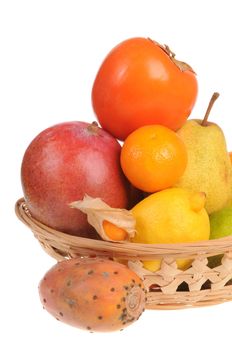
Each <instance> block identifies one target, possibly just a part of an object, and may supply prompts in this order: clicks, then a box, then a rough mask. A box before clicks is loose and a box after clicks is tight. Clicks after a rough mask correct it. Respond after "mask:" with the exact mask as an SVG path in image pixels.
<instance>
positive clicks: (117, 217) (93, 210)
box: [70, 194, 135, 242]
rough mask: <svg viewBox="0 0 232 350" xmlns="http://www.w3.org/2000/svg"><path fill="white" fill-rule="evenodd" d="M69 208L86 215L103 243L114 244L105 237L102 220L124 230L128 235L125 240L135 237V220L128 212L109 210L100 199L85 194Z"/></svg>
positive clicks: (116, 209)
mask: <svg viewBox="0 0 232 350" xmlns="http://www.w3.org/2000/svg"><path fill="white" fill-rule="evenodd" d="M70 207H71V208H76V209H79V210H81V211H82V212H83V213H85V214H87V220H88V222H89V224H90V225H92V226H93V227H94V228H95V230H96V231H97V233H98V234H99V235H100V236H101V238H102V239H104V240H105V241H112V242H116V241H114V240H112V239H110V238H109V237H108V236H107V235H106V233H105V231H104V228H103V225H102V223H103V221H104V220H106V221H109V222H111V223H112V224H114V225H115V226H117V227H120V228H122V229H124V230H125V231H126V232H127V233H128V237H127V240H129V238H132V237H134V235H135V219H134V217H133V215H132V213H131V212H130V211H129V210H126V209H119V208H111V207H110V206H109V205H108V204H106V203H105V202H104V201H102V200H101V199H100V198H92V197H90V196H88V195H87V194H86V195H85V196H84V198H83V200H79V201H76V202H73V203H71V204H70Z"/></svg>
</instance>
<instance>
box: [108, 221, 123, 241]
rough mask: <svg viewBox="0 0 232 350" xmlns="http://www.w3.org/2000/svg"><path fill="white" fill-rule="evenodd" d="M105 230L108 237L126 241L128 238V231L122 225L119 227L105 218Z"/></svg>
mask: <svg viewBox="0 0 232 350" xmlns="http://www.w3.org/2000/svg"><path fill="white" fill-rule="evenodd" d="M102 226H103V230H104V231H105V233H106V235H107V237H108V238H109V239H110V240H113V241H124V240H125V239H126V238H127V232H126V230H124V229H123V228H121V227H118V226H116V225H114V224H112V222H110V221H107V220H104V221H103V222H102Z"/></svg>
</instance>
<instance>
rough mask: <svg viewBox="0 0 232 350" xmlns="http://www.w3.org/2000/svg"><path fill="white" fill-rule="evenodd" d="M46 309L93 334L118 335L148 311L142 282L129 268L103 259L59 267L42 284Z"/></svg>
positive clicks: (50, 271) (41, 296)
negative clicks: (145, 309) (111, 332)
mask: <svg viewBox="0 0 232 350" xmlns="http://www.w3.org/2000/svg"><path fill="white" fill-rule="evenodd" d="M39 293H40V298H41V302H42V304H43V306H44V308H45V309H46V310H47V311H48V312H49V313H50V314H52V315H53V316H54V317H55V318H56V319H58V320H60V321H63V322H65V323H67V324H69V325H72V326H75V327H79V328H82V329H86V330H89V331H92V332H95V331H100V332H107V331H116V330H121V329H123V328H125V327H126V326H128V325H130V324H131V323H132V322H134V321H136V320H137V319H138V318H139V317H140V315H141V313H142V312H143V311H144V308H145V301H146V291H145V288H144V285H143V282H142V280H141V279H140V278H139V277H138V276H137V275H136V274H135V273H134V272H133V271H131V270H130V269H129V268H128V267H126V266H125V265H123V264H120V263H118V262H115V261H112V260H107V259H102V258H78V259H70V260H66V261H62V262H59V263H57V264H56V265H55V266H54V267H52V268H51V269H50V270H49V271H48V272H47V273H46V274H45V276H44V278H43V279H42V280H41V282H40V284H39Z"/></svg>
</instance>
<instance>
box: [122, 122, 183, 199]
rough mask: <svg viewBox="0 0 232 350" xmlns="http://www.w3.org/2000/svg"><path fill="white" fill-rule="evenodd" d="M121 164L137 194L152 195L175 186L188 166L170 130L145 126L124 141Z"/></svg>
mask: <svg viewBox="0 0 232 350" xmlns="http://www.w3.org/2000/svg"><path fill="white" fill-rule="evenodd" d="M120 160H121V167H122V170H123V172H124V174H125V175H126V177H127V178H128V180H129V181H130V182H131V183H132V184H133V185H134V186H135V187H137V188H139V189H140V190H143V191H145V192H151V193H153V192H157V191H160V190H163V189H166V188H168V187H171V186H173V185H174V184H175V183H176V182H177V180H178V179H179V178H180V176H181V175H182V174H183V173H184V170H185V168H186V165H187V151H186V147H185V145H184V143H183V141H182V140H181V139H180V137H179V136H178V135H177V134H176V133H175V132H174V131H172V130H171V129H169V128H167V127H165V126H162V125H147V126H143V127H141V128H139V129H137V130H135V131H134V132H132V133H131V134H130V135H129V136H128V137H127V138H126V140H125V142H124V144H123V147H122V150H121V158H120Z"/></svg>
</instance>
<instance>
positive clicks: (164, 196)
mask: <svg viewBox="0 0 232 350" xmlns="http://www.w3.org/2000/svg"><path fill="white" fill-rule="evenodd" d="M205 200H206V196H205V194H204V193H203V192H192V191H189V190H186V189H182V188H169V189H166V190H163V191H160V192H156V193H154V194H151V195H149V196H148V197H146V198H145V199H143V200H142V201H141V202H139V203H138V204H137V205H136V206H135V207H134V208H132V214H133V216H134V217H135V220H136V235H135V237H134V238H133V239H132V241H133V242H136V243H150V244H153V243H180V242H183V243H184V242H186V243H187V242H194V241H200V240H207V239H209V235H210V223H209V216H208V214H207V212H206V210H205V208H204V205H205ZM160 264H161V261H160V260H154V261H144V262H143V265H144V267H145V268H147V269H148V270H150V271H157V270H159V268H160ZM190 265H191V260H189V259H177V266H178V268H180V269H186V268H188V267H189V266H190Z"/></svg>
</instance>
